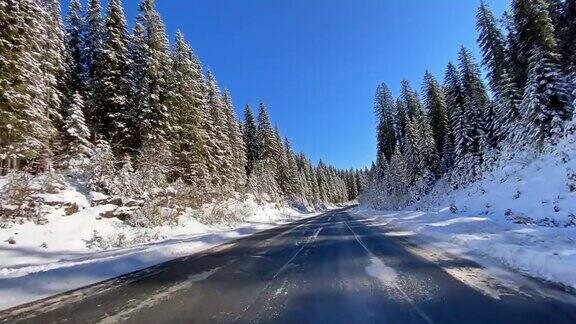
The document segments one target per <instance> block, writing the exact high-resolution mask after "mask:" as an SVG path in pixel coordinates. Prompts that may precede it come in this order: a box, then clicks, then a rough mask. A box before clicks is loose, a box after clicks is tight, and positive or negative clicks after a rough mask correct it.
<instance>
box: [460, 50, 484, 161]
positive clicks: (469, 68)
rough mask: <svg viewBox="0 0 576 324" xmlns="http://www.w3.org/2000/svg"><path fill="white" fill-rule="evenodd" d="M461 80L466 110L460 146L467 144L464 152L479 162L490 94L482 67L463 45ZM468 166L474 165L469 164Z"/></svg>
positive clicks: (461, 51)
mask: <svg viewBox="0 0 576 324" xmlns="http://www.w3.org/2000/svg"><path fill="white" fill-rule="evenodd" d="M459 59H460V80H461V82H462V93H463V96H464V110H463V114H462V116H460V119H461V120H462V121H461V123H462V124H463V125H462V126H463V127H462V126H461V129H460V130H459V131H463V136H464V137H465V138H463V139H464V142H463V143H460V146H465V148H464V153H465V154H466V153H469V154H472V155H473V156H474V157H475V158H477V159H478V161H479V162H481V161H482V152H483V151H484V148H483V147H482V143H483V137H484V136H485V135H486V134H485V130H486V125H485V120H484V114H485V112H486V110H487V107H488V104H489V98H488V94H487V93H486V88H485V86H484V84H483V82H482V79H481V76H480V69H479V68H478V66H477V65H476V63H475V62H474V61H473V59H472V55H471V54H470V52H469V51H468V50H467V49H466V48H464V47H462V49H461V50H460V54H459ZM467 167H473V166H472V165H469V166H467Z"/></svg>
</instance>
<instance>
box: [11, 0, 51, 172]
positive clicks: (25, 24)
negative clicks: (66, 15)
mask: <svg viewBox="0 0 576 324" xmlns="http://www.w3.org/2000/svg"><path fill="white" fill-rule="evenodd" d="M0 8H2V10H0V25H2V26H4V28H0V39H2V42H0V61H1V62H2V68H1V69H0V160H1V161H2V163H1V164H2V165H1V168H2V169H4V170H6V169H12V168H19V166H20V164H21V163H20V162H21V161H23V160H28V161H33V160H36V159H39V158H41V157H44V158H46V157H47V156H48V155H49V152H50V142H51V140H52V138H53V136H54V135H55V129H54V127H53V125H52V121H51V120H50V118H49V117H50V115H49V113H50V103H49V102H47V93H50V92H52V91H53V89H50V87H52V86H54V84H53V83H52V82H50V81H49V79H51V78H54V79H55V76H53V75H50V70H46V69H43V67H44V66H43V64H42V62H43V61H42V60H43V59H45V58H44V55H45V49H44V48H43V45H44V43H43V42H44V40H45V37H46V30H45V27H46V25H45V24H44V23H45V21H43V18H44V15H45V12H43V11H42V9H41V8H40V7H39V5H38V3H37V2H36V1H32V0H18V1H16V0H2V1H0ZM38 162H40V163H43V162H44V161H38ZM3 172H5V171H3Z"/></svg>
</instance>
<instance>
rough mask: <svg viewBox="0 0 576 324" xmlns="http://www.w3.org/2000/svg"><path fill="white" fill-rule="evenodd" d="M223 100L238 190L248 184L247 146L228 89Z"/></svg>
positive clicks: (232, 167)
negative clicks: (246, 167)
mask: <svg viewBox="0 0 576 324" xmlns="http://www.w3.org/2000/svg"><path fill="white" fill-rule="evenodd" d="M222 101H223V103H224V117H225V119H226V130H227V135H228V138H229V144H230V154H231V156H230V158H231V172H230V173H231V178H232V179H233V181H234V188H235V189H236V190H237V191H238V190H241V189H243V188H244V186H245V185H246V170H245V166H246V147H245V144H244V139H243V138H242V136H243V134H242V129H241V127H240V124H239V122H238V119H237V118H236V114H235V112H234V106H233V104H232V99H231V97H230V94H229V93H228V91H224V95H223V98H222Z"/></svg>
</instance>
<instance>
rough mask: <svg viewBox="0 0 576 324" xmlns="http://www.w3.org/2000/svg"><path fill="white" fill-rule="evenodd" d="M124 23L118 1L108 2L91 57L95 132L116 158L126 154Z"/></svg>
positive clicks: (111, 0)
mask: <svg viewBox="0 0 576 324" xmlns="http://www.w3.org/2000/svg"><path fill="white" fill-rule="evenodd" d="M126 28H127V24H126V19H125V17H124V11H123V9H122V4H121V2H120V0H110V1H109V2H108V8H107V14H106V18H105V22H104V34H103V38H102V49H101V52H100V54H99V55H98V56H97V57H96V58H95V60H94V62H93V66H94V68H95V71H94V72H93V73H94V74H93V75H94V79H93V81H92V102H93V104H94V109H95V110H94V112H95V113H96V116H95V121H96V132H97V133H98V134H100V135H101V136H104V137H105V138H106V139H107V140H108V141H109V143H110V145H111V146H112V149H113V151H114V153H115V154H116V155H117V156H122V155H124V154H125V153H127V152H128V147H129V145H128V143H127V142H126V141H127V139H128V138H129V130H128V126H127V125H128V119H129V110H128V100H129V96H130V80H129V75H128V48H127V47H128V36H127V31H126Z"/></svg>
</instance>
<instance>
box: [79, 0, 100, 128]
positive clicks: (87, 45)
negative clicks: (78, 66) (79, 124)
mask: <svg viewBox="0 0 576 324" xmlns="http://www.w3.org/2000/svg"><path fill="white" fill-rule="evenodd" d="M83 35H84V42H83V43H84V46H83V53H82V57H83V59H82V65H83V67H84V75H83V78H84V82H83V84H84V86H85V89H86V93H85V96H86V97H85V98H84V99H85V100H86V106H87V107H86V111H87V116H86V117H87V120H88V122H89V124H90V127H91V129H92V133H93V134H94V133H95V131H96V129H97V124H98V120H97V107H96V105H97V102H95V101H94V99H93V91H92V90H93V89H94V79H95V77H96V73H97V67H96V66H95V62H96V61H97V59H98V56H99V55H100V54H101V53H102V40H103V37H104V21H103V19H102V6H101V4H100V0H89V1H88V10H87V11H86V16H85V17H84V30H83Z"/></svg>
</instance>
